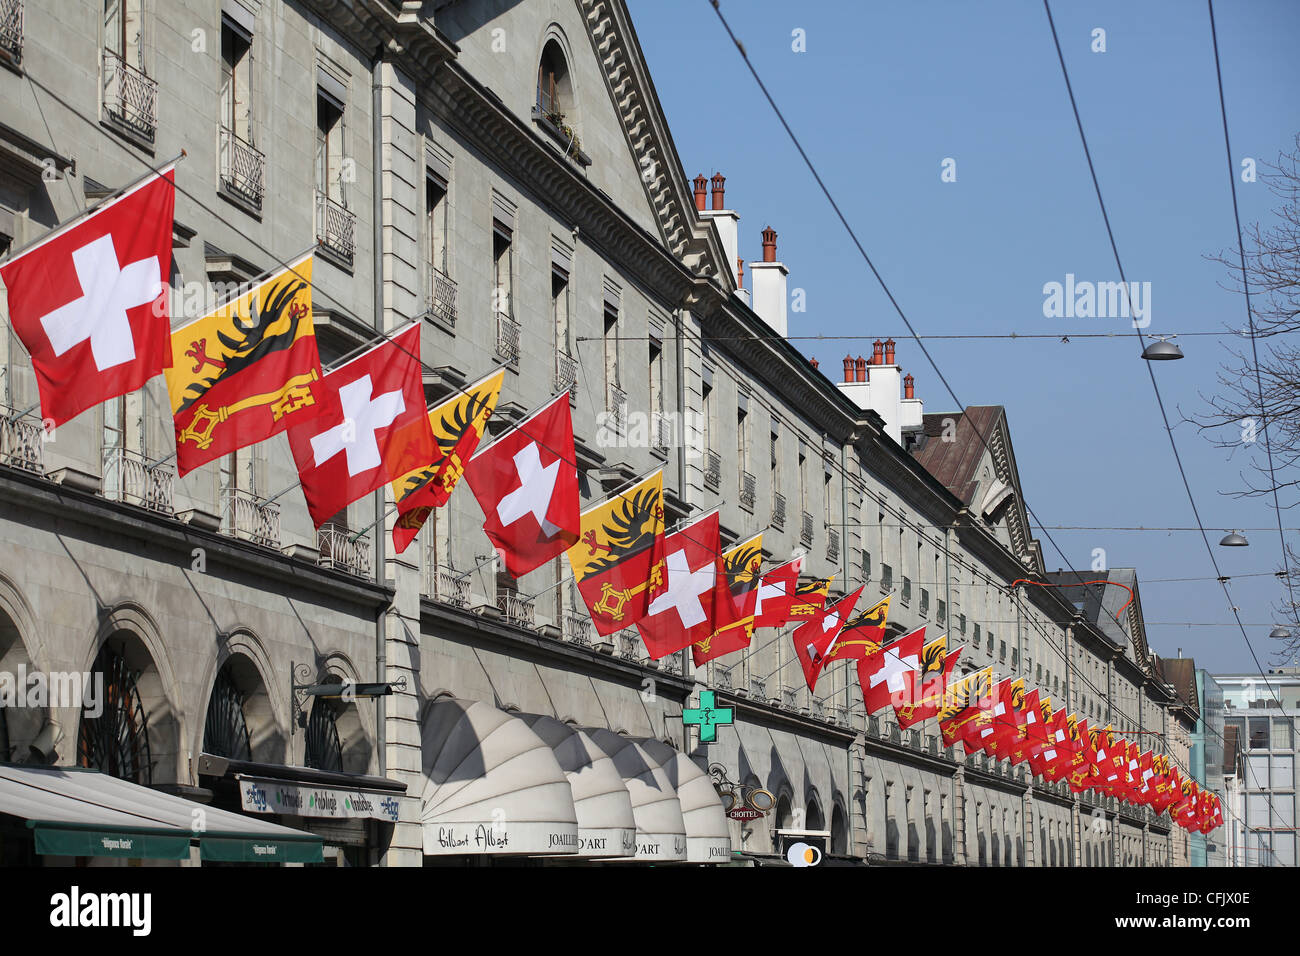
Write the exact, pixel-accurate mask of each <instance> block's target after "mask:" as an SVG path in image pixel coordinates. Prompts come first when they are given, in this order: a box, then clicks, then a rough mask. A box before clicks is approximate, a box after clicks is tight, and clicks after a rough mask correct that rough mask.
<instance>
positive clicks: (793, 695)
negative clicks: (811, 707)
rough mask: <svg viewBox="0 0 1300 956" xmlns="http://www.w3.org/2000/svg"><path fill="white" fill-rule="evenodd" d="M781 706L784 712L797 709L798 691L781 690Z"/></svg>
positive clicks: (793, 689)
mask: <svg viewBox="0 0 1300 956" xmlns="http://www.w3.org/2000/svg"><path fill="white" fill-rule="evenodd" d="M781 706H782V707H784V708H785V709H786V710H798V709H799V691H798V690H797V689H796V688H794V687H782V688H781Z"/></svg>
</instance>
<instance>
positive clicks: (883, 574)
mask: <svg viewBox="0 0 1300 956" xmlns="http://www.w3.org/2000/svg"><path fill="white" fill-rule="evenodd" d="M892 590H894V569H893V568H891V567H890V566H889V565H887V564H882V565H881V566H880V591H881V593H882V594H888V593H889V592H890V591H892Z"/></svg>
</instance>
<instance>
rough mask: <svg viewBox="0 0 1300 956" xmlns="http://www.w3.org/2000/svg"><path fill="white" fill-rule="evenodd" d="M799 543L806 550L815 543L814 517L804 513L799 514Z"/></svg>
mask: <svg viewBox="0 0 1300 956" xmlns="http://www.w3.org/2000/svg"><path fill="white" fill-rule="evenodd" d="M799 521H800V524H799V541H800V542H801V543H802V544H803V546H804V547H805V548H811V547H812V543H813V516H812V515H810V514H809V513H808V512H806V511H803V512H800V514H799Z"/></svg>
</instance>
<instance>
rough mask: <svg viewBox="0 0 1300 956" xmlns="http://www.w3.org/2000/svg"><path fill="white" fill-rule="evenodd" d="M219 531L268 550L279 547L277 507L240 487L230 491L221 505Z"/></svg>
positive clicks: (278, 514) (278, 510) (278, 515)
mask: <svg viewBox="0 0 1300 956" xmlns="http://www.w3.org/2000/svg"><path fill="white" fill-rule="evenodd" d="M221 530H222V531H223V532H225V533H226V534H228V535H231V536H232V537H236V538H240V539H242V540H244V541H252V542H254V543H255V544H260V545H264V546H265V547H268V548H279V547H280V506H279V505H277V504H275V503H274V502H271V501H267V500H266V499H265V498H261V497H259V496H258V495H255V494H252V493H251V492H248V491H244V490H242V489H240V488H231V489H229V490H228V491H227V492H226V494H225V497H224V498H223V500H222V502H221Z"/></svg>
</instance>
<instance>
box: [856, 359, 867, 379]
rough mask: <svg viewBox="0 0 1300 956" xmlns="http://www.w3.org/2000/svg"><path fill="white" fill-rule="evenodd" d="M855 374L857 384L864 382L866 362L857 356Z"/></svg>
mask: <svg viewBox="0 0 1300 956" xmlns="http://www.w3.org/2000/svg"><path fill="white" fill-rule="evenodd" d="M857 373H858V378H857V380H858V381H859V382H865V381H866V380H867V360H866V359H864V358H863V357H862V356H861V355H859V356H858V361H857Z"/></svg>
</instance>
